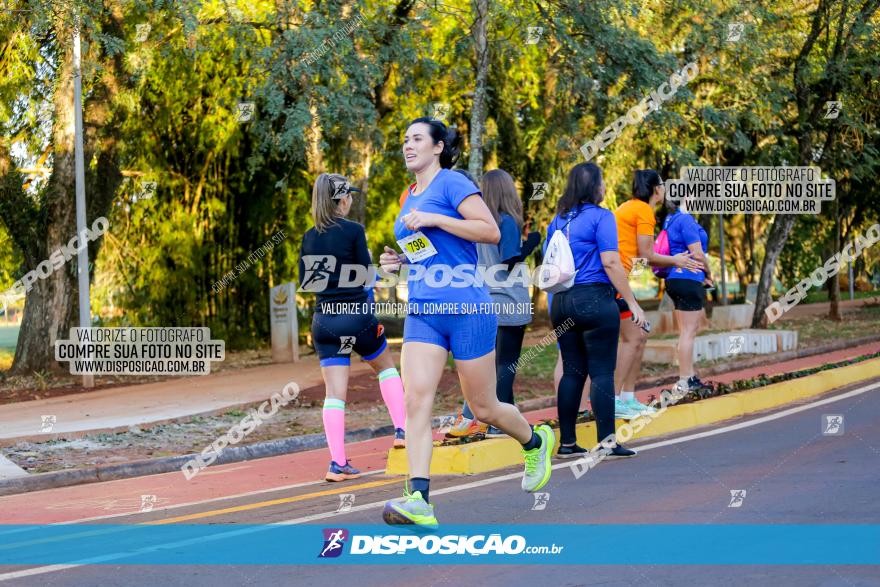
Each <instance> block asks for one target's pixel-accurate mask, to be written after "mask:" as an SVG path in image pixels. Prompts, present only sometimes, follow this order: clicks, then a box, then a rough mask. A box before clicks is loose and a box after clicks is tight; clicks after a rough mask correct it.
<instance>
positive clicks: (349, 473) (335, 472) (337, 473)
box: [324, 461, 361, 481]
mask: <svg viewBox="0 0 880 587" xmlns="http://www.w3.org/2000/svg"><path fill="white" fill-rule="evenodd" d="M360 476H361V472H360V471H359V470H357V469H355V468H354V467H352V466H351V462H350V461H345V464H344V465H337V464H336V461H330V468H329V469H328V470H327V474H326V475H325V476H324V481H347V480H348V479H357V478H358V477H360Z"/></svg>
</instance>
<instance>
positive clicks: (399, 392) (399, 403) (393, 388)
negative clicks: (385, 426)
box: [379, 367, 406, 429]
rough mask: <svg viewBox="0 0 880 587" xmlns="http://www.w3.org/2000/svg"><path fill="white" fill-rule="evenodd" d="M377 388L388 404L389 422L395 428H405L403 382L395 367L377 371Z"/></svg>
mask: <svg viewBox="0 0 880 587" xmlns="http://www.w3.org/2000/svg"><path fill="white" fill-rule="evenodd" d="M379 389H380V390H381V391H382V399H383V400H385V405H386V406H388V413H389V414H391V422H392V423H393V424H394V427H395V428H402V429H405V428H406V404H404V399H403V382H402V381H401V380H400V374H399V373H398V372H397V369H395V368H394V367H391V368H389V369H385V370H384V371H382V372H381V373H379Z"/></svg>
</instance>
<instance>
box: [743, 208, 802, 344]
mask: <svg viewBox="0 0 880 587" xmlns="http://www.w3.org/2000/svg"><path fill="white" fill-rule="evenodd" d="M795 218H796V217H795V215H794V214H778V215H777V216H776V217H775V218H774V219H773V226H772V227H771V228H770V235H769V236H768V237H767V245H766V246H765V251H766V252H765V254H764V262H763V263H761V277H760V279H759V281H758V292H757V295H756V297H755V315H754V317H753V318H752V328H766V327H767V315H766V314H765V313H764V310H765V309H766V308H767V306H769V305H770V289H771V287H772V286H773V277H774V274H775V271H776V260H777V259H779V254H780V253H781V252H782V248H783V247H784V246H785V241H786V240H787V239H788V233H790V232H791V228H792V226H794V221H795Z"/></svg>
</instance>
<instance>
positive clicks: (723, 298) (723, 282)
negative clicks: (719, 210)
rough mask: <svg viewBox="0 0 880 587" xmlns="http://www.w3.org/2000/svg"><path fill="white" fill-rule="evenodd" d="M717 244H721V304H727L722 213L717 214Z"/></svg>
mask: <svg viewBox="0 0 880 587" xmlns="http://www.w3.org/2000/svg"><path fill="white" fill-rule="evenodd" d="M718 232H720V233H721V234H720V237H721V238H720V239H719V241H718V242H719V244H720V245H721V251H720V253H721V305H723V306H726V305H727V267H726V266H725V265H724V214H719V215H718Z"/></svg>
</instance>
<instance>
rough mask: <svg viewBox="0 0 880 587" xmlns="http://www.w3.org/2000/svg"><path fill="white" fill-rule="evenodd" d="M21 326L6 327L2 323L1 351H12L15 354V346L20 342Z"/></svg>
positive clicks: (0, 333)
mask: <svg viewBox="0 0 880 587" xmlns="http://www.w3.org/2000/svg"><path fill="white" fill-rule="evenodd" d="M19 329H20V326H18V325H15V326H4V325H2V322H0V350H10V351H12V352H15V345H16V343H17V342H18V331H19Z"/></svg>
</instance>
